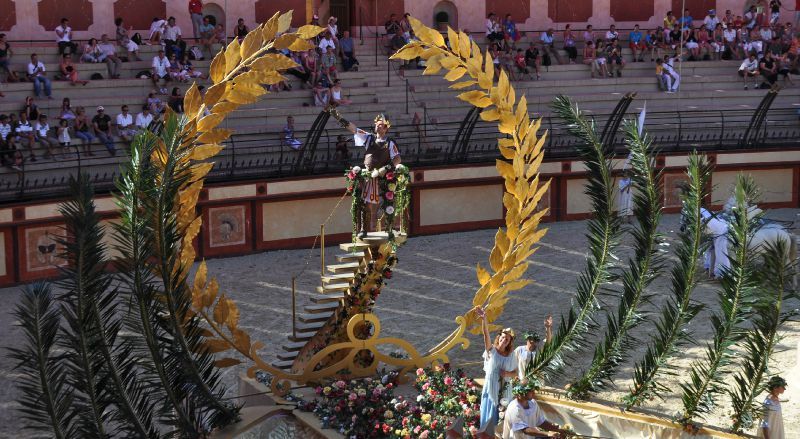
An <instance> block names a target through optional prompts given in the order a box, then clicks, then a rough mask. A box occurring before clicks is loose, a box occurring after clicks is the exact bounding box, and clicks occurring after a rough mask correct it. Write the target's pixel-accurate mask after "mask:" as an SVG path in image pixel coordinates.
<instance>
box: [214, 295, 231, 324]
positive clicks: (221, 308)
mask: <svg viewBox="0 0 800 439" xmlns="http://www.w3.org/2000/svg"><path fill="white" fill-rule="evenodd" d="M227 318H228V301H227V300H225V294H223V295H222V296H220V297H219V300H218V301H217V305H216V306H214V321H215V322H217V324H219V325H222V324H224V323H225V320H226V319H227Z"/></svg>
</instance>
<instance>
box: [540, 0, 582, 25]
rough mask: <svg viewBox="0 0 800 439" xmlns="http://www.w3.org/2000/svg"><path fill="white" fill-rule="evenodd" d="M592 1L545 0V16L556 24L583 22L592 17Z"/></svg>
mask: <svg viewBox="0 0 800 439" xmlns="http://www.w3.org/2000/svg"><path fill="white" fill-rule="evenodd" d="M592 1H593V0H547V16H548V17H550V19H551V20H553V21H555V22H556V23H571V22H583V21H586V20H588V19H589V17H591V16H592Z"/></svg>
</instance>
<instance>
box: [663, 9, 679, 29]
mask: <svg viewBox="0 0 800 439" xmlns="http://www.w3.org/2000/svg"><path fill="white" fill-rule="evenodd" d="M677 23H678V20H677V19H676V18H675V15H674V14H673V13H672V11H667V15H666V16H665V17H664V29H672V27H673V26H675V25H676V24H677Z"/></svg>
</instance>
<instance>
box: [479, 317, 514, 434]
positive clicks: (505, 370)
mask: <svg viewBox="0 0 800 439" xmlns="http://www.w3.org/2000/svg"><path fill="white" fill-rule="evenodd" d="M475 313H476V314H477V315H478V317H480V318H481V327H482V329H483V342H484V345H485V347H486V350H485V351H484V352H483V371H484V372H485V373H486V376H485V382H484V384H483V391H482V392H481V425H480V428H479V429H478V432H479V433H478V437H479V438H484V439H486V438H494V437H495V429H496V428H497V421H498V418H499V408H500V398H501V395H500V389H501V386H502V383H503V381H504V380H505V379H506V378H508V379H509V380H510V379H513V378H514V377H515V376H516V375H517V357H516V355H514V353H513V349H514V337H515V335H514V330H513V329H511V328H506V329H503V330H502V331H500V333H499V334H497V337H496V338H495V340H494V343H492V342H491V338H490V337H489V322H488V321H487V320H486V313H485V311H484V309H483V308H481V307H479V306H477V307H475ZM506 386H507V387H509V388H510V383H508V384H507V385H506Z"/></svg>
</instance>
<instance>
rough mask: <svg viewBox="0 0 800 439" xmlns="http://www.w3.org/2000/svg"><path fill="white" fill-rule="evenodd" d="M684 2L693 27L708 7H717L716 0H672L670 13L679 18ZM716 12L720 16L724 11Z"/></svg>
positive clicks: (736, 12)
mask: <svg viewBox="0 0 800 439" xmlns="http://www.w3.org/2000/svg"><path fill="white" fill-rule="evenodd" d="M684 3H685V4H686V9H688V10H689V13H690V14H691V15H692V20H694V25H695V27H697V24H698V22H701V23H702V21H703V18H705V17H706V15H707V14H708V10H709V9H716V8H717V0H672V13H673V14H675V16H676V17H678V18H681V16H682V15H683V10H682V9H681V5H683V4H684ZM765 3H766V2H765ZM742 13H743V12H742V11H735V12H734V14H742ZM718 14H720V17H721V16H722V15H724V14H725V11H718ZM662 18H663V17H662Z"/></svg>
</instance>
